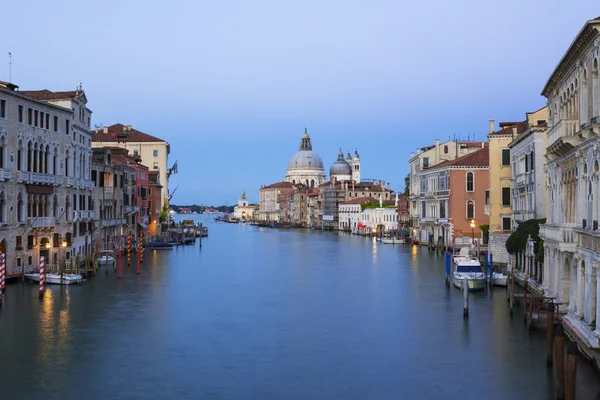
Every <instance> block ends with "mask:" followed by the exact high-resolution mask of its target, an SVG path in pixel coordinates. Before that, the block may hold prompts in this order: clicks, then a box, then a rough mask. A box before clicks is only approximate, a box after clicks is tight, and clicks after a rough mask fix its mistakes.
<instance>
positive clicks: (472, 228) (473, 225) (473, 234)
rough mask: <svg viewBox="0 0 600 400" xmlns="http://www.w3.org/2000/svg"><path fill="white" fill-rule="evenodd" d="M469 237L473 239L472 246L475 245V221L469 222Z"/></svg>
mask: <svg viewBox="0 0 600 400" xmlns="http://www.w3.org/2000/svg"><path fill="white" fill-rule="evenodd" d="M471 235H472V238H473V244H475V220H474V219H472V220H471Z"/></svg>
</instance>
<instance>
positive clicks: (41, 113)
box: [39, 111, 44, 128]
mask: <svg viewBox="0 0 600 400" xmlns="http://www.w3.org/2000/svg"><path fill="white" fill-rule="evenodd" d="M39 127H40V128H43V127H44V113H43V112H41V111H40V125H39Z"/></svg>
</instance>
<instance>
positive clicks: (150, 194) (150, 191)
mask: <svg viewBox="0 0 600 400" xmlns="http://www.w3.org/2000/svg"><path fill="white" fill-rule="evenodd" d="M148 196H152V188H148Z"/></svg>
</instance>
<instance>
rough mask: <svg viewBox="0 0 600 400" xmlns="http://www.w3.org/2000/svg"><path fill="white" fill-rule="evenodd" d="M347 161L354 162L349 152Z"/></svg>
mask: <svg viewBox="0 0 600 400" xmlns="http://www.w3.org/2000/svg"><path fill="white" fill-rule="evenodd" d="M346 161H352V156H351V155H350V152H348V155H347V156H346Z"/></svg>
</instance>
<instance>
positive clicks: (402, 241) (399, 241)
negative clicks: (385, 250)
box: [379, 238, 404, 244]
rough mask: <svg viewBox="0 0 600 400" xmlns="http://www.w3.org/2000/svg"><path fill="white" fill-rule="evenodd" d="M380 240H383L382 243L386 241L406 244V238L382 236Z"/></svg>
mask: <svg viewBox="0 0 600 400" xmlns="http://www.w3.org/2000/svg"><path fill="white" fill-rule="evenodd" d="M379 240H380V241H381V243H385V244H404V239H397V238H381V239H379Z"/></svg>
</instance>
